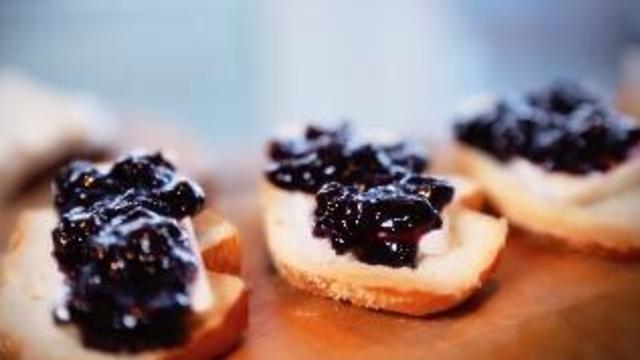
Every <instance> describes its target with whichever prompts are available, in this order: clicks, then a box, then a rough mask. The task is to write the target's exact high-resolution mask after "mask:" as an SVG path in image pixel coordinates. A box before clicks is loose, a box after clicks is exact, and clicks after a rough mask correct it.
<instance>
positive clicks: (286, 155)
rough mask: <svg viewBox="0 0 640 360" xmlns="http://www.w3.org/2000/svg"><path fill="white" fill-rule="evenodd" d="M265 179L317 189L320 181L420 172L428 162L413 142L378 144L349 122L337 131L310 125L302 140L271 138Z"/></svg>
mask: <svg viewBox="0 0 640 360" xmlns="http://www.w3.org/2000/svg"><path fill="white" fill-rule="evenodd" d="M268 152H269V156H270V158H271V160H272V161H271V162H270V163H269V165H268V167H267V169H266V175H267V178H268V179H269V180H270V181H271V182H272V183H274V184H275V185H277V186H278V187H281V188H283V189H286V190H301V191H304V192H308V193H315V192H317V191H318V190H320V188H321V187H322V185H324V184H326V183H328V182H330V181H337V182H339V183H343V184H352V183H358V184H367V185H376V184H384V183H387V182H389V181H391V180H393V179H397V178H399V177H401V176H402V174H404V173H406V172H422V171H423V170H424V169H425V168H426V166H427V160H426V158H425V157H424V155H423V153H424V151H423V150H422V149H420V148H419V147H418V146H417V145H415V144H413V143H407V142H399V143H395V144H390V145H377V144H372V143H368V142H364V141H361V140H359V139H357V138H356V137H355V136H354V134H353V133H352V131H351V128H350V127H349V126H348V125H347V124H343V125H341V126H338V127H337V128H336V129H325V128H320V127H317V126H309V127H307V129H306V131H305V135H304V138H302V139H293V140H284V141H274V142H272V143H271V144H270V145H269V149H268Z"/></svg>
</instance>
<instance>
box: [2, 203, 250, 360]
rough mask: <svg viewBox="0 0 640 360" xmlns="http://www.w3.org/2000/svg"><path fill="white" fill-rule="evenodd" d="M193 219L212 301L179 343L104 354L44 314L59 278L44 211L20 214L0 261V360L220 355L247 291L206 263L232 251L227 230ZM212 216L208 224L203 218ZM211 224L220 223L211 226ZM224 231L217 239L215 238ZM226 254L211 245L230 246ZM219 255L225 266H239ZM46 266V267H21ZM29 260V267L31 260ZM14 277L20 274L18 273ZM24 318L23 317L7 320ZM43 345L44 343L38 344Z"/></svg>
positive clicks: (238, 322)
mask: <svg viewBox="0 0 640 360" xmlns="http://www.w3.org/2000/svg"><path fill="white" fill-rule="evenodd" d="M201 216H203V218H202V219H200V220H198V221H196V222H195V232H196V234H207V236H208V238H207V241H205V242H204V244H203V246H201V250H202V252H203V263H204V265H205V267H206V270H207V274H206V276H207V280H208V282H209V284H210V286H211V289H213V296H214V298H215V303H214V305H213V306H212V308H211V309H209V310H207V311H206V312H205V313H202V314H196V315H195V316H194V319H193V325H192V329H191V333H190V340H189V342H188V343H187V344H185V345H182V346H179V347H174V348H170V349H162V350H156V351H147V352H142V353H133V354H111V353H106V352H100V351H96V350H93V349H89V348H85V347H83V345H82V343H81V342H80V340H79V334H78V331H77V329H75V328H73V327H72V326H70V327H58V326H56V325H55V324H54V323H53V319H52V317H51V316H52V315H51V307H52V306H53V305H52V301H53V300H54V299H55V294H54V292H55V291H56V286H57V285H59V284H60V281H61V278H62V275H61V274H60V273H59V272H58V271H57V269H56V268H55V260H54V259H53V258H52V257H51V255H50V251H51V239H50V235H49V234H50V229H51V228H52V226H53V225H54V224H55V215H54V213H53V211H52V210H49V209H47V210H36V211H28V212H25V213H24V214H22V215H21V217H20V219H19V222H18V225H17V228H16V230H15V232H14V234H13V236H12V238H11V241H10V246H9V249H8V251H7V253H6V254H4V255H3V256H2V257H1V258H0V266H1V267H0V299H2V300H0V359H33V360H40V359H60V360H62V359H64V360H75V359H96V360H99V359H112V358H116V357H117V358H118V359H132V360H147V359H148V360H156V359H171V360H183V359H188V360H192V359H193V360H195V359H210V358H212V357H216V356H219V355H221V354H224V353H226V352H228V351H229V350H230V349H231V348H232V347H233V346H235V345H236V344H237V343H238V341H239V340H240V339H241V337H242V334H243V333H244V330H245V329H246V327H247V322H248V291H247V288H246V286H245V283H244V281H243V280H242V279H241V278H240V277H239V276H238V275H237V274H238V273H237V272H236V271H235V269H239V266H237V265H234V266H232V267H229V266H228V265H225V266H224V267H222V268H220V267H219V266H217V265H216V264H215V263H214V260H216V259H223V258H224V256H240V251H239V240H238V237H237V233H236V232H235V229H234V228H233V226H231V225H230V224H228V223H226V221H224V220H223V219H222V218H221V217H219V216H218V215H215V214H214V213H213V212H210V211H208V210H207V211H205V212H203V213H202V214H201ZM211 219H215V220H216V221H211ZM213 227H221V228H223V229H224V231H222V232H221V231H218V230H219V229H214V228H213ZM223 235H224V236H223ZM236 247H237V249H236V250H235V251H233V252H229V251H224V252H222V253H218V251H217V250H219V249H229V248H236ZM239 262H240V260H239V259H226V260H225V262H224V263H225V264H239ZM29 264H31V265H32V266H43V267H46V268H49V267H51V269H50V270H46V269H41V268H28V267H27V266H28V265H29ZM33 264H37V265H33ZM21 276H22V278H21ZM16 312H17V316H21V317H22V316H24V317H25V318H26V319H25V320H24V322H22V321H21V319H17V318H15V315H13V316H12V314H16ZM27 327H30V328H27ZM44 344H51V345H49V346H50V347H52V348H53V349H52V348H45V346H44Z"/></svg>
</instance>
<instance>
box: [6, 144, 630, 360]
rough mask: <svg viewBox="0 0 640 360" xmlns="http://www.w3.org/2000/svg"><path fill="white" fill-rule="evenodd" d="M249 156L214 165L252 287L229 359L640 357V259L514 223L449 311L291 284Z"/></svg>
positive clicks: (36, 200) (217, 196) (37, 200)
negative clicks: (391, 307)
mask: <svg viewBox="0 0 640 360" xmlns="http://www.w3.org/2000/svg"><path fill="white" fill-rule="evenodd" d="M252 153H253V154H254V155H247V156H242V154H238V153H234V154H232V155H233V156H234V159H231V160H233V161H231V160H229V161H227V160H223V161H218V162H216V163H215V164H216V165H215V166H213V165H212V168H211V169H210V174H211V175H212V177H213V178H214V179H216V191H215V192H214V195H213V196H212V198H213V202H214V204H215V207H217V208H218V209H219V210H220V211H221V212H222V213H223V214H224V215H225V216H227V217H228V218H230V219H231V220H232V221H233V222H234V223H235V224H236V225H237V227H238V228H239V229H240V232H241V235H242V240H243V241H244V250H245V253H244V260H245V277H246V278H247V280H248V283H249V285H250V287H251V305H250V311H251V314H250V327H249V329H248V331H247V334H246V338H245V340H244V341H243V342H242V343H241V344H239V346H238V347H237V348H236V349H235V350H234V351H233V352H231V353H230V354H229V355H228V357H229V358H230V359H363V360H372V359H403V360H409V359H427V358H432V359H469V358H473V359H515V358H517V359H602V358H615V359H638V358H640V263H636V264H634V263H617V262H613V261H608V260H603V259H599V258H592V257H589V256H585V255H581V254H575V253H570V252H566V251H563V250H561V249H557V248H554V246H552V245H544V244H542V245H541V244H540V241H538V240H539V239H535V238H532V237H531V236H527V235H526V234H524V233H522V232H519V231H515V230H514V231H511V233H510V235H509V240H508V245H507V248H506V251H505V252H504V253H503V256H502V261H501V263H500V265H499V267H498V268H497V271H496V273H495V276H494V277H493V278H492V280H491V281H490V282H489V283H488V284H487V286H486V287H485V288H484V289H482V290H481V291H480V292H479V293H477V294H476V295H475V296H473V297H472V298H471V299H469V301H467V302H466V303H464V304H463V305H461V306H459V307H458V308H456V309H454V310H451V311H448V312H446V313H443V314H440V315H436V316H429V317H424V318H411V317H406V316H399V315H393V314H387V313H380V312H374V311H369V310H364V309H360V308H356V307H353V306H350V305H348V304H345V303H340V302H335V301H331V300H327V299H323V298H318V297H314V296H310V295H307V294H305V293H304V292H301V291H299V290H296V289H294V288H292V287H290V286H289V285H288V284H287V283H285V282H284V281H283V280H282V279H280V278H279V277H278V276H277V274H276V273H275V272H274V269H273V267H272V266H271V265H270V263H269V258H268V255H267V253H266V251H265V246H264V234H263V229H262V226H261V221H260V209H259V208H258V201H257V194H256V191H255V186H254V184H255V180H256V179H257V178H258V176H259V166H258V163H259V161H258V158H257V156H255V154H256V152H252ZM214 154H215V152H214ZM238 159H242V161H239V160H238ZM212 164H213V163H212ZM226 164H233V165H232V166H231V165H226ZM45 194H46V190H43V191H41V192H40V195H32V196H31V197H30V198H29V199H27V200H24V201H22V202H20V203H17V204H14V205H13V206H11V207H5V208H3V209H2V211H1V212H0V227H1V228H2V233H4V234H6V232H7V231H8V229H9V228H10V226H11V222H12V218H13V217H14V214H15V213H16V209H17V208H22V207H24V206H34V205H38V204H44V203H45V202H44V201H43V200H42V199H43V198H46V197H47V196H46V195H45ZM639 220H640V219H639ZM0 301H2V300H1V299H0Z"/></svg>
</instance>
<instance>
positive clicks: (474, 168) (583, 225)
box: [455, 144, 640, 259]
mask: <svg viewBox="0 0 640 360" xmlns="http://www.w3.org/2000/svg"><path fill="white" fill-rule="evenodd" d="M455 147H456V149H455V153H456V159H457V160H456V161H457V163H458V166H459V168H460V170H461V171H462V172H464V173H466V174H467V175H469V176H470V177H472V178H474V179H475V180H476V181H477V182H478V183H479V184H480V185H481V186H482V187H483V188H484V190H485V191H486V193H487V196H488V198H489V200H490V201H491V202H492V203H493V205H494V206H495V207H496V208H497V209H498V210H499V211H500V212H501V213H502V214H504V215H505V216H506V217H507V218H508V219H509V220H510V221H512V222H513V223H515V224H517V225H519V226H521V227H522V228H525V229H527V230H529V231H532V232H535V233H540V234H544V235H550V236H551V237H552V238H554V239H557V240H558V241H560V242H561V243H562V244H564V245H565V246H567V247H569V248H573V249H578V250H583V251H586V252H591V253H595V254H599V255H605V256H613V257H616V258H631V259H635V258H639V257H640V221H638V220H639V219H640V159H639V158H632V159H629V161H628V162H627V163H626V164H622V165H620V166H619V167H618V168H616V169H613V170H611V171H610V172H608V173H605V174H602V175H600V174H597V175H596V176H595V177H590V178H588V179H586V178H585V179H584V181H582V180H579V179H578V180H576V179H572V182H570V184H571V185H569V186H565V185H562V186H561V187H558V183H557V181H555V180H554V177H555V176H556V175H552V174H545V173H541V174H542V175H536V179H535V181H534V182H535V183H532V181H531V180H532V179H531V177H528V176H526V175H523V174H522V173H517V172H514V171H513V167H510V166H508V165H507V164H504V163H500V162H498V161H497V160H494V159H493V158H492V157H490V156H489V155H485V154H484V153H482V152H481V151H478V150H476V149H473V148H470V147H468V146H465V145H461V144H457V145H456V146H455ZM531 166H533V165H531ZM576 181H577V182H576ZM554 187H556V190H555V191H552V192H550V193H549V194H545V193H544V190H545V189H553V188H554ZM565 188H566V192H565V193H566V194H569V193H573V194H572V195H570V196H564V197H561V196H558V195H557V194H560V195H561V193H562V192H564V189H565ZM537 189H540V190H542V192H541V191H537Z"/></svg>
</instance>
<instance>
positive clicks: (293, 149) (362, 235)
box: [266, 125, 453, 267]
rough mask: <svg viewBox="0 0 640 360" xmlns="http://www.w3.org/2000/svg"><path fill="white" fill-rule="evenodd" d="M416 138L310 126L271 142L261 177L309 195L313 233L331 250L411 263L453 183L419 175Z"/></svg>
mask: <svg viewBox="0 0 640 360" xmlns="http://www.w3.org/2000/svg"><path fill="white" fill-rule="evenodd" d="M423 153H424V151H421V150H420V149H419V147H417V146H416V145H412V144H410V143H405V142H399V143H395V144H391V145H379V144H371V143H367V142H362V141H360V140H358V139H356V138H355V137H354V136H353V134H352V132H351V130H350V128H349V127H348V126H347V125H342V126H340V127H338V128H336V129H323V128H319V127H316V126H310V127H308V128H307V129H306V132H305V135H304V138H303V139H297V140H288V141H277V142H272V143H271V144H270V147H269V156H270V158H271V163H270V164H269V165H268V167H267V169H266V176H267V178H268V179H269V180H270V181H271V182H272V183H273V184H274V185H276V186H278V187H280V188H282V189H285V190H299V191H303V192H307V193H312V194H315V199H316V205H317V206H316V209H315V212H314V217H315V225H314V228H313V234H314V236H317V237H320V238H328V239H329V240H330V242H331V246H332V247H333V249H334V250H335V252H336V253H337V254H345V253H350V254H352V255H353V256H355V257H356V259H358V260H359V261H362V262H364V263H367V264H381V265H386V266H390V267H402V266H409V267H415V265H416V261H417V253H418V242H419V241H420V239H421V238H422V236H423V235H424V234H426V233H427V232H429V231H431V230H436V229H439V228H441V227H442V218H441V217H440V212H441V211H442V209H443V208H444V207H445V206H446V205H447V204H448V203H449V202H450V201H451V199H452V197H453V188H452V187H451V186H450V185H449V184H448V183H446V182H445V181H442V180H436V179H434V178H431V177H427V176H422V175H420V172H422V171H424V170H425V168H426V167H427V165H428V162H427V159H426V158H425V157H424V156H423V155H422V154H423Z"/></svg>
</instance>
